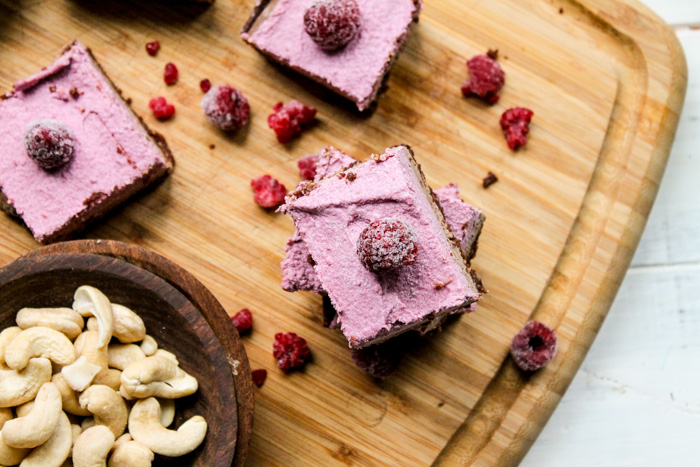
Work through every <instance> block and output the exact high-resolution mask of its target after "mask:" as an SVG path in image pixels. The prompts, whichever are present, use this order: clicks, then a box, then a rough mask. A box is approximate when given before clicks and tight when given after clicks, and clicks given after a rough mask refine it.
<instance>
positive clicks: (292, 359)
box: [272, 332, 311, 373]
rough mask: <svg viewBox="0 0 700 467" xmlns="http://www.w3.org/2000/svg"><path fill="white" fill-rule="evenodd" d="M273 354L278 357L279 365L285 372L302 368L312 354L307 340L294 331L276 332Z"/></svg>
mask: <svg viewBox="0 0 700 467" xmlns="http://www.w3.org/2000/svg"><path fill="white" fill-rule="evenodd" d="M272 355H274V356H275V358H276V359H277V366H278V367H279V368H280V369H281V370H282V371H284V372H285V373H286V372H288V371H290V370H293V369H295V368H302V367H303V366H304V365H305V364H306V361H307V359H308V358H309V357H310V356H311V352H310V351H309V346H308V345H307V344H306V341H305V340H304V339H303V338H301V337H299V336H297V335H296V334H295V333H293V332H288V333H286V334H282V333H281V332H279V333H277V334H275V342H274V343H273V345H272Z"/></svg>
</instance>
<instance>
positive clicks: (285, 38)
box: [242, 0, 420, 110]
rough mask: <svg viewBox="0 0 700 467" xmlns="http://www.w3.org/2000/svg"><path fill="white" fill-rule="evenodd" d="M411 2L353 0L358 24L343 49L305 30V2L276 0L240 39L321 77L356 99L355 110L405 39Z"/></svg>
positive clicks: (368, 98)
mask: <svg viewBox="0 0 700 467" xmlns="http://www.w3.org/2000/svg"><path fill="white" fill-rule="evenodd" d="M416 3H417V2H414V0H357V4H358V6H359V8H360V13H361V15H362V24H361V26H360V29H359V31H358V33H357V35H356V36H355V38H354V39H353V40H352V41H351V42H350V43H349V44H348V45H347V46H345V47H344V48H342V49H340V50H337V51H335V52H332V53H329V52H326V51H324V50H322V49H321V48H320V47H319V46H318V45H316V43H315V42H314V41H313V40H311V38H310V37H309V35H308V34H307V33H306V30H305V29H304V12H305V11H306V8H307V7H308V5H309V0H279V2H278V3H277V4H276V5H275V6H274V9H273V10H272V12H271V13H270V15H269V17H268V18H267V19H266V20H265V21H264V22H263V23H262V24H261V25H260V27H259V28H257V30H255V31H254V32H253V33H243V34H242V36H243V38H244V39H245V40H246V41H248V42H249V43H251V44H253V45H255V46H256V47H257V48H259V49H260V50H262V51H264V52H266V53H268V54H271V55H274V56H275V57H277V58H278V59H280V60H282V61H283V62H284V63H285V64H287V65H289V66H291V67H293V68H296V69H300V70H303V71H305V72H307V73H309V74H311V75H314V76H317V77H320V78H321V79H322V80H324V81H325V82H326V83H328V84H329V85H330V86H332V87H334V88H336V89H338V90H339V91H340V92H341V93H343V94H346V95H347V96H348V97H350V98H351V99H352V100H353V101H355V102H356V103H357V105H358V107H359V109H360V110H363V109H365V108H366V107H367V106H368V105H369V104H370V103H371V102H372V101H373V100H374V97H375V95H376V92H377V90H378V88H379V85H380V84H381V81H382V79H383V77H384V75H385V73H386V71H387V70H386V64H387V63H388V62H389V61H390V60H391V59H392V58H393V55H394V54H395V53H396V52H397V51H398V48H399V47H400V45H401V44H402V43H403V41H404V40H405V37H406V34H407V32H408V30H409V27H410V25H411V23H412V22H413V21H414V16H415V15H416V13H417V10H419V9H420V5H419V4H418V5H417V4H416Z"/></svg>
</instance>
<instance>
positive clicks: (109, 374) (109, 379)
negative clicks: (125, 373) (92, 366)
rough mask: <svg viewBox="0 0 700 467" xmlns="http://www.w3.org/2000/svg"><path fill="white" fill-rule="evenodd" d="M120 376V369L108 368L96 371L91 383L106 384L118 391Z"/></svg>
mask: <svg viewBox="0 0 700 467" xmlns="http://www.w3.org/2000/svg"><path fill="white" fill-rule="evenodd" d="M121 378H122V372H121V371H119V370H115V369H114V368H108V369H106V370H102V371H100V372H99V373H97V374H96V375H95V378H94V379H93V380H92V384H101V385H103V386H108V387H110V388H112V389H114V390H115V391H119V386H120V385H121V384H122V383H121Z"/></svg>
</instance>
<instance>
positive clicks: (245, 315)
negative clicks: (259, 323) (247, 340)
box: [231, 308, 253, 334]
mask: <svg viewBox="0 0 700 467" xmlns="http://www.w3.org/2000/svg"><path fill="white" fill-rule="evenodd" d="M231 322H232V323H233V325H234V326H236V331H238V334H243V333H244V332H246V331H250V328H252V327H253V315H252V313H251V312H250V310H249V309H248V308H243V309H242V310H241V311H239V312H238V313H236V314H235V315H233V317H232V318H231Z"/></svg>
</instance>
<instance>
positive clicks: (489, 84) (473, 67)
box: [462, 55, 506, 105]
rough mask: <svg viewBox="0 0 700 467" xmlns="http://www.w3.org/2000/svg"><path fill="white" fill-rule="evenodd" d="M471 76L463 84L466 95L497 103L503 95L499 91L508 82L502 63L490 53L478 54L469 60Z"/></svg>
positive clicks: (468, 65) (468, 66) (468, 67)
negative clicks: (490, 55) (489, 54)
mask: <svg viewBox="0 0 700 467" xmlns="http://www.w3.org/2000/svg"><path fill="white" fill-rule="evenodd" d="M467 70H468V71H469V76H468V77H467V82H466V83H464V85H463V86H462V94H464V96H465V97H469V96H477V97H479V98H481V99H482V100H484V101H485V102H487V103H488V104H491V105H493V104H495V103H496V102H498V99H500V97H501V96H499V95H498V92H499V91H500V90H501V88H502V87H503V84H505V82H506V74H505V73H504V72H503V69H502V68H501V65H499V64H498V62H497V61H496V60H494V59H493V58H491V57H489V56H488V55H477V56H475V57H473V58H471V59H470V60H469V61H467Z"/></svg>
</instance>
